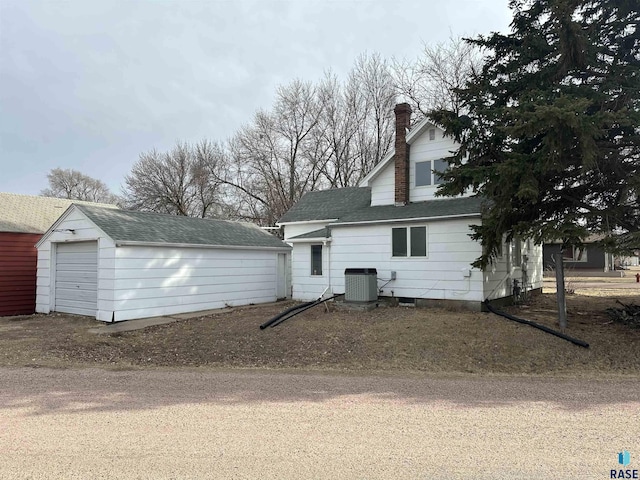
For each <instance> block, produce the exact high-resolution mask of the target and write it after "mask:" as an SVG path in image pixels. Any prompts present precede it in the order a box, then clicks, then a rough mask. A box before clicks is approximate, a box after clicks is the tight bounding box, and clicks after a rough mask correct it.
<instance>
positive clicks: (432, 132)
mask: <svg viewBox="0 0 640 480" xmlns="http://www.w3.org/2000/svg"><path fill="white" fill-rule="evenodd" d="M435 139H436V129H435V128H430V129H429V140H435Z"/></svg>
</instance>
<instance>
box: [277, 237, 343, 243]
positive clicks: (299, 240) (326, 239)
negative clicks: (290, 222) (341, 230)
mask: <svg viewBox="0 0 640 480" xmlns="http://www.w3.org/2000/svg"><path fill="white" fill-rule="evenodd" d="M331 240H332V238H331V237H315V238H295V237H294V238H289V239H287V240H285V242H287V243H318V242H330V241H331Z"/></svg>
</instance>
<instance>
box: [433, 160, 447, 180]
mask: <svg viewBox="0 0 640 480" xmlns="http://www.w3.org/2000/svg"><path fill="white" fill-rule="evenodd" d="M448 166H449V164H448V163H447V162H446V161H444V160H435V161H434V162H433V170H434V173H433V184H434V185H440V184H441V183H444V179H443V178H442V177H441V176H440V175H438V174H437V173H436V172H440V173H443V172H444V171H445V170H446V169H447V167H448Z"/></svg>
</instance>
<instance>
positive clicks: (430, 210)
mask: <svg viewBox="0 0 640 480" xmlns="http://www.w3.org/2000/svg"><path fill="white" fill-rule="evenodd" d="M482 206H483V200H482V199H481V198H478V197H458V198H444V199H437V200H425V201H423V202H415V203H408V204H407V205H403V206H398V207H396V206H395V205H379V206H374V207H367V208H361V209H358V210H354V211H352V212H350V213H348V214H346V215H344V216H342V217H340V219H339V220H338V221H336V222H333V223H331V225H332V226H333V225H342V224H349V223H369V222H385V221H394V220H413V219H435V218H441V217H443V218H449V217H456V216H461V215H465V216H476V215H480V213H481V212H482Z"/></svg>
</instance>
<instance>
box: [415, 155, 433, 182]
mask: <svg viewBox="0 0 640 480" xmlns="http://www.w3.org/2000/svg"><path fill="white" fill-rule="evenodd" d="M424 185H431V161H427V162H417V163H416V187H422V186H424Z"/></svg>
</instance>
